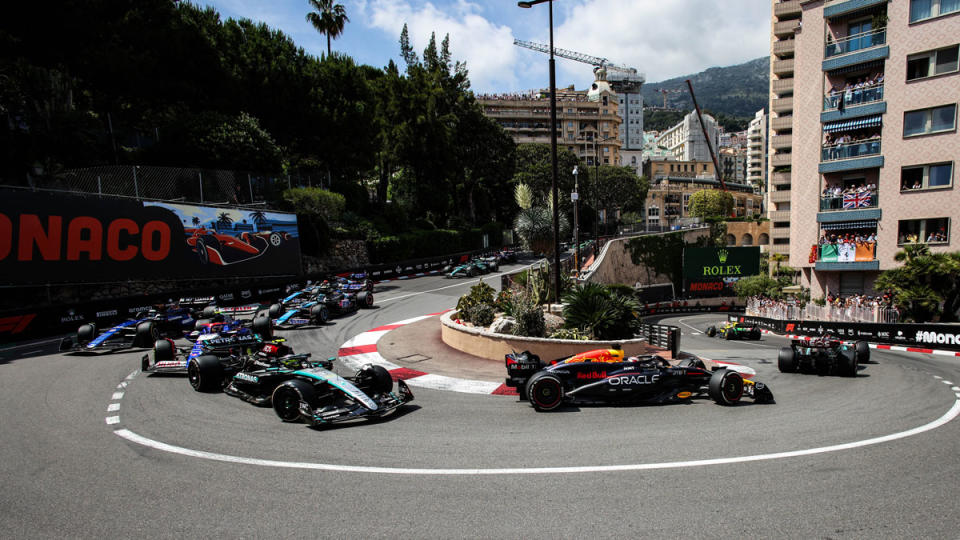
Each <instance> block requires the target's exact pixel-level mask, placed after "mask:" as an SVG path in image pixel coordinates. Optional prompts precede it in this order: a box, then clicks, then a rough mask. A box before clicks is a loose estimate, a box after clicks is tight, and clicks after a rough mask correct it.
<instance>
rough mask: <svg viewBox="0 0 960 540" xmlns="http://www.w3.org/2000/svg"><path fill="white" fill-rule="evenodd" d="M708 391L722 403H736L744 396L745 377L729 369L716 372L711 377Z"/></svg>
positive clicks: (711, 396) (715, 399)
mask: <svg viewBox="0 0 960 540" xmlns="http://www.w3.org/2000/svg"><path fill="white" fill-rule="evenodd" d="M708 393H709V394H710V398H711V399H713V400H714V401H716V402H717V403H719V404H720V405H735V404H736V403H737V402H739V401H740V398H741V397H742V396H743V377H741V376H740V374H739V373H737V372H736V371H730V370H729V369H722V370H720V371H717V372H714V374H713V376H712V377H710V385H709V387H708Z"/></svg>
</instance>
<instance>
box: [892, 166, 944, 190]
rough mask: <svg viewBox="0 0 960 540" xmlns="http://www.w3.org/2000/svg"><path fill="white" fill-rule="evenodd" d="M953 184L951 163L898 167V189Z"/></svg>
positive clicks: (938, 186) (933, 187)
mask: <svg viewBox="0 0 960 540" xmlns="http://www.w3.org/2000/svg"><path fill="white" fill-rule="evenodd" d="M952 185H953V163H937V164H934V165H917V166H913V167H904V168H902V169H900V191H912V190H915V189H936V188H945V187H950V186H952Z"/></svg>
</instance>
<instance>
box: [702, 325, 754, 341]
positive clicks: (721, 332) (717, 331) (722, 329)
mask: <svg viewBox="0 0 960 540" xmlns="http://www.w3.org/2000/svg"><path fill="white" fill-rule="evenodd" d="M704 334H706V335H707V336H709V337H714V336H716V337H719V338H723V339H726V340H730V339H752V340H756V339H760V327H758V326H756V325H750V324H743V323H738V322H727V323H723V324H721V325H720V326H719V327H716V326H709V327H707V329H706V331H705V332H704Z"/></svg>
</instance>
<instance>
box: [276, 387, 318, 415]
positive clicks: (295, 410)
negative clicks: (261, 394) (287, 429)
mask: <svg viewBox="0 0 960 540" xmlns="http://www.w3.org/2000/svg"><path fill="white" fill-rule="evenodd" d="M271 401H272V402H273V412H275V413H277V416H279V417H280V419H281V420H283V421H284V422H298V421H300V403H306V404H307V405H308V406H309V407H310V409H311V410H313V408H314V404H315V402H316V392H315V391H314V389H313V386H312V385H311V384H310V383H308V382H306V381H301V380H299V379H290V380H289V381H285V382H284V383H283V384H281V385H280V386H277V387H276V388H275V389H274V390H273V396H272V397H271Z"/></svg>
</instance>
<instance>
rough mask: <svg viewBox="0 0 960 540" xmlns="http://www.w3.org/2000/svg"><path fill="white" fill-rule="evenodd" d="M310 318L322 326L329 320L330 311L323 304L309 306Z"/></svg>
mask: <svg viewBox="0 0 960 540" xmlns="http://www.w3.org/2000/svg"><path fill="white" fill-rule="evenodd" d="M310 318H311V319H313V321H314V322H316V323H317V324H323V323H325V322H327V320H328V319H329V318H330V310H329V309H327V306H324V305H323V304H315V305H313V306H310Z"/></svg>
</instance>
